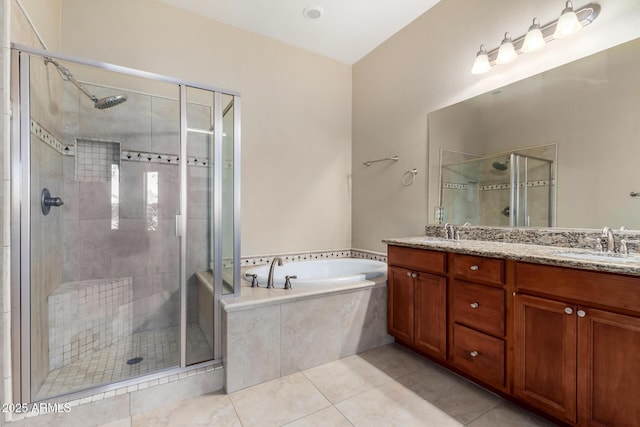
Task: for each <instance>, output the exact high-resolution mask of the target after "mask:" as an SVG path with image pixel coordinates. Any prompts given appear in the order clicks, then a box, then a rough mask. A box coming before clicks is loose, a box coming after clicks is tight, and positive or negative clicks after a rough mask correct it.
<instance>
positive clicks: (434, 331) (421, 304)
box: [413, 273, 447, 360]
mask: <svg viewBox="0 0 640 427" xmlns="http://www.w3.org/2000/svg"><path fill="white" fill-rule="evenodd" d="M414 280H415V289H416V300H415V301H416V310H415V316H416V321H415V327H416V330H415V336H414V339H413V345H414V347H415V348H416V349H418V350H420V351H423V352H425V353H428V354H430V355H432V356H434V357H437V358H440V359H443V360H445V359H446V358H447V339H446V338H447V280H446V279H445V278H444V277H440V276H435V275H433V274H427V273H418V275H417V277H416V278H415V279H414Z"/></svg>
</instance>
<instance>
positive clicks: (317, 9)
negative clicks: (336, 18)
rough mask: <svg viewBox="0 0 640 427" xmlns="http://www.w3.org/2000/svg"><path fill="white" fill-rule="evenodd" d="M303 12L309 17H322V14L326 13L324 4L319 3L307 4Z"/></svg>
mask: <svg viewBox="0 0 640 427" xmlns="http://www.w3.org/2000/svg"><path fill="white" fill-rule="evenodd" d="M302 14H303V15H304V17H305V18H307V19H319V18H320V17H322V15H324V9H323V8H322V6H318V5H314V6H307V7H305V8H304V10H303V11H302Z"/></svg>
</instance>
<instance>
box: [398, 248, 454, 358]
mask: <svg viewBox="0 0 640 427" xmlns="http://www.w3.org/2000/svg"><path fill="white" fill-rule="evenodd" d="M388 257H389V274H388V278H387V287H388V310H387V328H388V332H389V334H390V335H392V336H394V337H395V338H396V340H398V341H400V342H402V343H404V344H407V345H408V346H410V347H413V348H415V349H416V350H419V351H421V352H423V353H425V354H428V355H430V356H433V357H435V358H437V359H441V360H445V359H446V358H447V323H446V321H447V279H446V277H444V276H443V274H444V272H445V269H446V254H445V253H442V252H434V251H425V250H421V249H413V248H403V247H398V246H390V247H389V254H388Z"/></svg>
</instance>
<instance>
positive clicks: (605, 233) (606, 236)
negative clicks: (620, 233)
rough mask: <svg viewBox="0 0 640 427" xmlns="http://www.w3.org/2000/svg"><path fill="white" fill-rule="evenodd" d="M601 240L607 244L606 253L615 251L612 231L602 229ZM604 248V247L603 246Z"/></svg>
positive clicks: (607, 228) (606, 228) (608, 228)
mask: <svg viewBox="0 0 640 427" xmlns="http://www.w3.org/2000/svg"><path fill="white" fill-rule="evenodd" d="M601 239H602V241H603V242H606V244H607V252H609V253H612V252H615V250H616V241H615V239H614V236H613V230H612V229H611V228H610V227H605V228H603V229H602V236H601ZM603 246H604V245H603Z"/></svg>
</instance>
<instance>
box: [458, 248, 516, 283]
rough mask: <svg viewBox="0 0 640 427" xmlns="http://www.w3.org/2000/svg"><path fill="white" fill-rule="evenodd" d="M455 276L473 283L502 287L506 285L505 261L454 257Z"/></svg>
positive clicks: (461, 256)
mask: <svg viewBox="0 0 640 427" xmlns="http://www.w3.org/2000/svg"><path fill="white" fill-rule="evenodd" d="M451 270H452V271H453V275H454V276H455V277H458V278H461V279H467V280H471V281H473V282H484V283H489V284H494V285H500V286H502V285H503V284H504V260H503V259H495V258H484V257H479V256H473V255H460V254H453V255H452V268H451Z"/></svg>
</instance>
